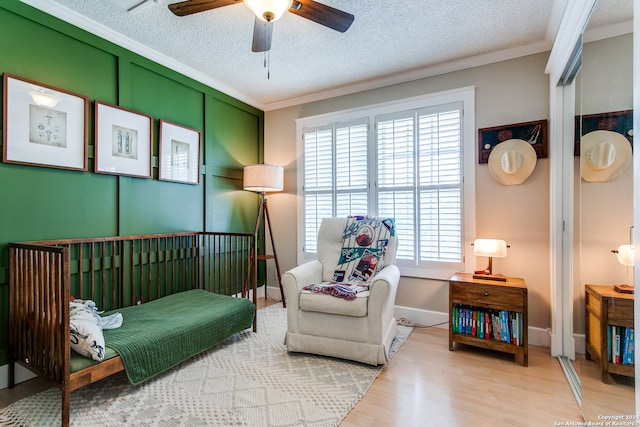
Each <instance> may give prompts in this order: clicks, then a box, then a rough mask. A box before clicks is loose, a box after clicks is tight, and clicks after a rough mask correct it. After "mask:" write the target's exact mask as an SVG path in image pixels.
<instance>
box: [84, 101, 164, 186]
mask: <svg viewBox="0 0 640 427" xmlns="http://www.w3.org/2000/svg"><path fill="white" fill-rule="evenodd" d="M94 105H95V150H94V171H95V172H96V173H104V174H111V175H126V176H132V177H136V178H151V175H152V171H153V168H152V165H151V161H152V153H153V151H152V145H151V144H152V140H153V117H151V116H149V115H146V114H142V113H138V112H136V111H132V110H128V109H126V108H123V107H120V106H117V105H112V104H108V103H106V102H100V101H95V102H94Z"/></svg>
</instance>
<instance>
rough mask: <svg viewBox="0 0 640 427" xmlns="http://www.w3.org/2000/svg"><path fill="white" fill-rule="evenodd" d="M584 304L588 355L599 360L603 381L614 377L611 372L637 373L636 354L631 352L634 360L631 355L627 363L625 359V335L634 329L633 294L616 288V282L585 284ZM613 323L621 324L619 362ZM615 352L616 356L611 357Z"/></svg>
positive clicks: (619, 330)
mask: <svg viewBox="0 0 640 427" xmlns="http://www.w3.org/2000/svg"><path fill="white" fill-rule="evenodd" d="M584 306H585V333H586V358H587V360H594V361H595V362H596V363H598V365H599V366H600V376H601V379H602V382H604V383H608V382H609V381H610V380H611V377H610V375H609V374H617V375H624V376H627V377H633V376H634V375H635V368H634V366H635V365H634V363H633V362H634V361H633V355H631V356H630V358H631V363H629V359H627V363H625V360H624V354H625V352H624V345H625V341H626V340H625V336H627V331H628V332H629V333H630V332H631V330H632V329H633V294H623V293H620V292H616V291H614V290H613V286H603V285H585V304H584ZM612 327H615V328H620V329H616V330H617V331H618V333H617V335H618V337H619V339H620V345H619V348H620V359H619V361H618V362H616V360H615V342H616V336H615V335H616V334H613V332H614V330H613V329H612ZM630 329H631V330H630ZM627 337H628V336H627ZM611 354H613V358H611V359H610V357H611Z"/></svg>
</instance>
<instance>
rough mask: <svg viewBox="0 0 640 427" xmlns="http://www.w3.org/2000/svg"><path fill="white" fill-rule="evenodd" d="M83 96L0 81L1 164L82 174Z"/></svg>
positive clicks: (21, 82)
mask: <svg viewBox="0 0 640 427" xmlns="http://www.w3.org/2000/svg"><path fill="white" fill-rule="evenodd" d="M88 104H89V100H88V98H87V97H86V96H83V95H79V94H77V93H73V92H69V91H66V90H64V89H59V88H56V87H53V86H50V85H47V84H44V83H39V82H36V81H33V80H28V79H25V78H22V77H18V76H15V75H12V74H7V73H4V75H3V112H4V114H3V129H4V133H3V140H2V161H3V162H5V163H16V164H23V165H29V166H42V167H49V168H58V169H70V170H79V171H86V170H87V147H88V134H87V132H88V131H87V122H88V117H89V116H88V114H89V107H88Z"/></svg>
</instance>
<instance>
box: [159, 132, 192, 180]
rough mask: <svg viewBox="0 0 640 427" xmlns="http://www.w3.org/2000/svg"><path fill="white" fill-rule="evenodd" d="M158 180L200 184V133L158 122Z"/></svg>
mask: <svg viewBox="0 0 640 427" xmlns="http://www.w3.org/2000/svg"><path fill="white" fill-rule="evenodd" d="M159 152H160V161H159V164H158V179H160V180H163V181H175V182H182V183H185V184H199V183H200V131H197V130H195V129H189V128H188V127H185V126H181V125H178V124H175V123H171V122H168V121H166V120H160V150H159Z"/></svg>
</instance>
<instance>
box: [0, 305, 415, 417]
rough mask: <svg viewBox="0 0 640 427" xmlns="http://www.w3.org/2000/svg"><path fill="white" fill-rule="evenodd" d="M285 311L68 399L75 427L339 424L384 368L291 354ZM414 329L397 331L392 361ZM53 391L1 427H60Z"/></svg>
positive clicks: (2, 413) (19, 405)
mask: <svg viewBox="0 0 640 427" xmlns="http://www.w3.org/2000/svg"><path fill="white" fill-rule="evenodd" d="M285 331H286V310H285V309H283V308H282V305H281V304H277V305H272V306H269V307H266V308H263V309H260V310H259V312H258V333H253V332H250V331H244V332H241V333H239V334H236V335H235V336H233V337H231V338H229V339H227V340H226V341H224V342H222V343H220V344H219V345H217V346H216V347H214V348H212V349H211V350H209V351H207V352H205V353H202V354H200V355H198V356H196V357H194V358H192V359H189V360H188V361H186V362H184V363H182V364H181V365H180V366H179V367H177V368H176V369H171V370H169V371H168V372H166V373H164V374H161V375H159V376H157V377H155V378H153V379H151V380H149V381H147V382H144V383H142V384H140V385H138V386H134V385H131V384H130V383H129V382H128V380H127V377H126V375H125V374H124V373H119V374H117V375H114V376H111V377H109V378H107V379H105V380H103V381H100V382H98V383H95V384H92V385H89V386H87V387H84V388H81V389H79V390H77V391H74V392H72V393H71V425H72V426H83V427H84V426H124V425H127V426H252V427H253V426H313V427H316V426H317V427H320V426H337V425H339V424H340V422H341V421H342V419H343V418H344V417H345V416H346V415H347V413H348V412H349V411H350V410H351V408H353V406H354V405H355V404H356V403H357V402H358V401H359V400H360V399H361V398H362V397H363V396H364V394H365V393H366V392H367V390H368V389H369V387H370V386H371V384H372V383H373V381H374V380H375V378H376V377H377V376H378V374H379V373H380V372H381V370H382V367H374V366H369V365H364V364H360V363H356V362H349V361H344V360H340V359H333V358H329V357H322V356H313V355H306V354H288V353H287V351H286V348H285V346H284V343H283V341H284V334H285ZM411 331H412V328H411V327H407V326H399V332H398V336H396V338H395V339H394V341H393V344H392V349H391V354H392V355H393V354H394V353H395V352H396V351H397V350H398V349H399V348H400V346H401V345H402V344H403V343H404V342H405V341H406V339H407V337H408V336H409V334H410V333H411ZM60 408H61V392H60V390H59V389H57V388H52V389H49V390H46V391H44V392H41V393H39V394H36V395H33V396H30V397H27V398H25V399H22V400H20V401H17V402H15V403H13V404H11V405H10V406H8V407H7V408H5V409H2V410H0V426H5V425H16V426H33V427H36V426H37V427H40V426H59V425H60Z"/></svg>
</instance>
